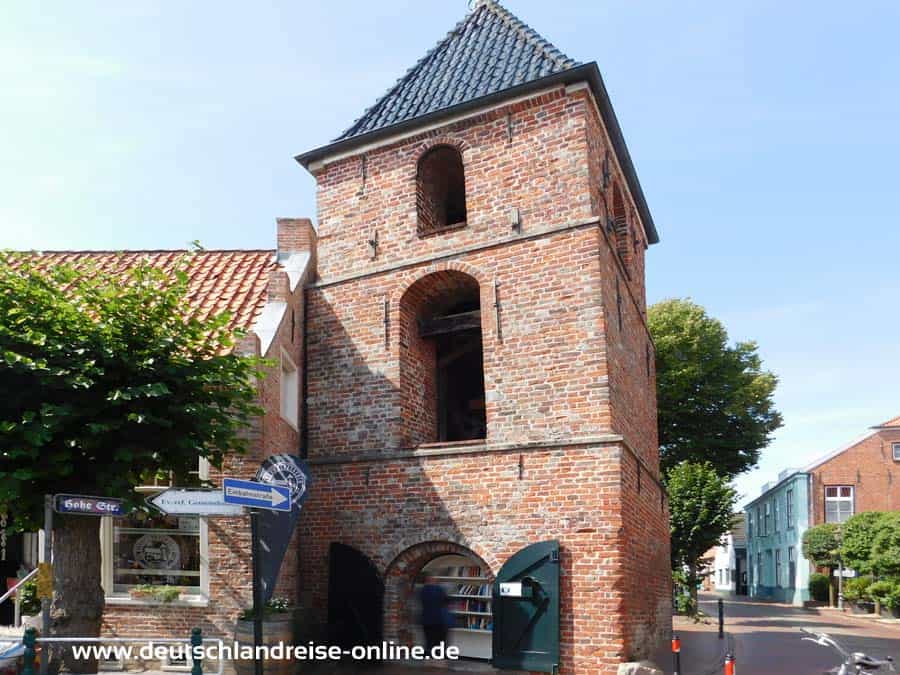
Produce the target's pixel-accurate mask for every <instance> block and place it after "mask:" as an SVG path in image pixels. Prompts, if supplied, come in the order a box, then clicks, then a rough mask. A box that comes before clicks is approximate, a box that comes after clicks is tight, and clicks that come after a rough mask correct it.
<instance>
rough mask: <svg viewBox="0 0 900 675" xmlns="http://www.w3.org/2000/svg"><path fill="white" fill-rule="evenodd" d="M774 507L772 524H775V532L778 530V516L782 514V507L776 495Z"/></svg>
mask: <svg viewBox="0 0 900 675" xmlns="http://www.w3.org/2000/svg"><path fill="white" fill-rule="evenodd" d="M773 503H774V507H773V508H772V512H773V513H772V524H773V525H774V528H773V530H772V531H773V532H778V516H780V515H781V508H780V507H779V505H778V497H775V499H774V500H773Z"/></svg>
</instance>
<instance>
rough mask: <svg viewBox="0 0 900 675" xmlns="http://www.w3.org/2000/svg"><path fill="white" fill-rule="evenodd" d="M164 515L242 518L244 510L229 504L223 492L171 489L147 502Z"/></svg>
mask: <svg viewBox="0 0 900 675" xmlns="http://www.w3.org/2000/svg"><path fill="white" fill-rule="evenodd" d="M147 501H148V502H149V503H150V504H151V505H153V506H155V507H156V508H157V509H159V510H160V511H162V512H163V513H168V514H170V515H173V516H241V515H243V514H244V509H243V507H241V506H238V505H236V504H227V503H226V502H225V498H224V495H223V494H222V491H221V490H188V489H184V488H169V489H168V490H166V491H165V492H161V493H160V494H158V495H156V496H155V497H151V498H150V499H148V500H147Z"/></svg>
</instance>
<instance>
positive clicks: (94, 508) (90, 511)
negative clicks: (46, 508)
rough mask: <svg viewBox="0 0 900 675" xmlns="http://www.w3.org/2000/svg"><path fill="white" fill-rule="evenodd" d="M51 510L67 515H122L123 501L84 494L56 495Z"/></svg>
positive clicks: (123, 510) (123, 511) (123, 509)
mask: <svg viewBox="0 0 900 675" xmlns="http://www.w3.org/2000/svg"><path fill="white" fill-rule="evenodd" d="M53 510H54V511H56V512H57V513H62V514H65V515H67V516H123V515H125V502H124V501H122V500H121V499H110V498H108V497H88V496H85V495H56V496H55V497H54V498H53Z"/></svg>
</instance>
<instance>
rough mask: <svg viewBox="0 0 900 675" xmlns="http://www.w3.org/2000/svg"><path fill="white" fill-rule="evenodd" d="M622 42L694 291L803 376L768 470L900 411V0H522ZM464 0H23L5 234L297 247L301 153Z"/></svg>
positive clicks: (674, 279) (588, 47) (8, 103)
mask: <svg viewBox="0 0 900 675" xmlns="http://www.w3.org/2000/svg"><path fill="white" fill-rule="evenodd" d="M506 6H507V7H508V8H509V9H511V10H512V11H514V12H515V13H516V14H518V15H519V16H520V17H521V18H522V19H523V20H525V21H526V22H528V23H530V24H531V25H532V26H533V27H534V28H536V29H537V30H538V31H539V32H541V33H542V34H543V35H545V36H546V37H547V38H548V39H550V40H551V41H553V42H554V43H555V44H556V45H557V46H558V47H560V48H561V49H562V50H563V51H564V52H566V53H567V54H569V55H570V56H572V57H573V58H576V59H579V60H582V61H590V60H596V61H597V62H598V63H599V64H600V69H601V71H602V72H603V75H604V78H605V80H606V83H607V86H608V88H609V90H610V93H611V96H612V100H613V103H614V105H615V107H616V110H617V113H618V115H619V119H620V121H621V124H622V127H623V129H624V131H625V136H626V139H627V141H628V144H629V147H630V149H631V153H632V156H633V158H634V161H635V164H636V166H637V169H638V173H639V175H640V177H641V181H642V184H643V186H644V190H645V192H646V195H647V199H648V201H649V204H650V208H651V210H652V212H653V214H654V217H655V220H656V223H657V226H658V228H659V231H660V234H661V236H662V242H661V243H660V244H659V245H658V246H655V247H653V248H652V249H651V251H650V253H649V258H648V293H649V299H650V301H651V302H652V301H655V300H659V299H661V298H665V297H673V296H690V297H692V298H693V299H694V300H696V301H697V302H699V303H701V304H703V305H705V306H706V307H707V308H708V309H709V311H710V312H711V313H712V314H713V315H715V316H717V317H719V318H720V319H722V320H723V321H724V322H725V324H726V325H727V327H728V328H729V331H730V333H731V335H732V337H734V338H735V339H755V340H757V341H758V342H759V344H760V350H761V352H762V355H763V357H764V359H765V362H766V365H767V366H768V367H769V368H770V369H772V370H774V371H775V372H776V373H777V374H778V375H779V376H780V377H781V385H780V387H779V390H778V394H777V403H778V406H779V408H780V409H781V410H782V411H783V413H784V415H785V422H786V423H785V427H784V429H783V430H781V431H780V432H779V433H778V435H777V438H776V440H775V442H774V443H773V444H772V446H771V447H770V448H769V449H767V450H766V451H765V453H764V455H763V460H762V463H761V466H760V469H759V470H758V471H755V472H753V473H752V474H749V475H747V476H745V477H742V478H741V479H740V480H739V481H738V485H739V488H740V489H741V490H742V491H743V492H745V493H748V494H751V495H752V494H755V492H756V491H757V490H758V488H759V486H760V485H761V484H762V483H763V482H765V481H766V480H769V479H772V478H774V477H775V476H776V474H777V473H778V471H779V470H781V469H782V468H785V467H789V466H800V465H803V464H805V463H807V462H808V461H809V460H811V459H812V458H814V457H816V456H817V455H819V454H824V453H825V452H827V451H829V450H831V449H834V448H836V447H838V446H840V445H843V444H844V443H845V442H846V441H849V440H851V439H852V438H854V437H856V436H859V435H860V434H862V433H863V432H864V431H865V430H866V428H867V427H868V426H871V425H872V424H875V423H878V422H881V421H883V420H885V419H887V418H889V417H893V416H895V415H898V414H900V397H898V396H897V394H896V391H897V389H898V386H900V339H898V337H900V318H898V316H900V314H898V312H897V310H896V306H897V301H896V299H897V297H898V294H900V274H898V265H897V262H896V259H897V257H898V256H900V227H898V222H897V221H898V218H897V216H896V211H895V208H894V199H892V197H893V195H894V193H895V192H896V181H897V178H898V164H900V160H898V156H900V152H898V151H900V132H898V120H900V75H898V73H900V49H898V35H900V3H897V2H896V0H882V1H879V0H865V1H864V2H860V3H854V4H853V6H852V7H851V6H848V5H847V4H846V3H837V2H832V1H823V2H812V1H811V0H809V1H802V2H800V1H798V2H790V3H785V2H783V1H779V2H775V1H772V0H753V1H749V0H748V1H734V2H727V3H722V2H711V1H709V2H699V1H687V2H674V1H672V2H669V1H667V2H662V1H659V0H654V1H649V0H648V1H646V2H635V1H634V0H627V1H626V0H605V1H603V2H597V1H596V0H590V1H588V0H577V1H575V0H572V1H567V0H560V1H557V2H546V1H538V0H508V2H507V3H506ZM465 11H466V2H465V0H445V1H442V2H431V1H429V2H423V1H422V0H418V1H412V0H380V1H379V2H371V1H363V0H333V1H332V2H327V3H320V2H296V1H295V2H288V1H283V2H268V3H267V2H257V3H237V2H221V1H217V2H202V1H194V2H191V3H183V2H175V1H163V0H158V1H149V0H131V1H129V2H102V3H101V2H92V1H90V0H83V1H82V2H79V3H55V4H53V5H50V4H47V3H30V2H14V3H6V4H5V5H4V8H3V10H2V19H0V85H2V86H0V129H2V133H0V247H13V248H46V249H53V248H67V249H68V248H78V249H81V248H104V249H121V248H177V247H182V246H184V245H185V244H186V243H187V242H189V241H191V240H194V239H199V240H200V241H201V242H202V243H203V244H204V245H205V246H207V247H210V248H214V247H215V248H232V247H242V248H264V247H265V248H267V247H271V246H272V240H273V231H274V219H275V217H276V216H304V215H314V214H315V194H314V184H313V181H312V179H311V178H310V177H309V176H308V175H306V174H305V172H304V171H303V170H302V169H301V168H300V167H299V166H298V165H297V164H296V163H295V162H294V160H293V155H295V154H297V153H298V152H301V151H304V150H308V149H311V148H313V147H316V146H318V145H321V144H322V143H324V142H325V141H327V140H329V139H330V138H333V137H334V136H336V135H337V134H338V133H339V132H340V131H342V130H343V129H344V128H345V127H346V126H348V125H349V124H350V123H351V122H352V121H353V120H354V119H355V117H356V116H358V115H359V114H360V113H361V112H362V111H363V109H365V108H366V107H367V106H368V105H370V104H371V103H372V102H374V100H375V99H376V98H377V96H378V95H379V94H381V93H382V92H383V91H384V90H385V89H386V88H387V87H388V86H389V85H390V84H391V83H393V82H394V80H395V79H396V78H397V77H399V76H400V75H401V74H402V73H403V72H404V71H405V70H406V69H407V68H408V67H409V66H410V65H412V64H413V63H414V62H415V61H416V60H417V59H418V58H419V57H420V56H421V55H422V54H423V53H424V52H425V51H426V50H427V49H428V48H430V47H431V46H432V45H433V44H434V43H435V42H436V41H437V40H438V39H439V38H440V37H442V36H443V35H444V34H445V33H446V31H447V30H449V29H450V27H452V25H453V24H454V23H455V22H456V21H457V20H459V19H460V18H461V17H462V16H463V14H464V13H465Z"/></svg>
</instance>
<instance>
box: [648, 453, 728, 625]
mask: <svg viewBox="0 0 900 675" xmlns="http://www.w3.org/2000/svg"><path fill="white" fill-rule="evenodd" d="M666 481H667V488H668V491H669V511H670V528H671V534H672V569H673V570H674V571H675V573H676V574H685V572H684V570H686V576H685V578H684V580H683V584H682V585H683V587H684V588H686V589H687V590H688V592H689V593H690V595H691V604H692V606H691V607H689V608H688V609H689V610H691V613H693V612H694V611H696V589H697V586H698V585H699V582H700V574H701V573H702V572H703V569H702V568H703V565H702V561H701V558H702V556H703V554H704V553H705V552H706V551H708V550H709V549H710V548H711V547H713V546H715V545H717V544H719V542H720V541H721V539H722V536H723V535H724V534H725V533H726V532H728V531H729V530H730V529H731V528H732V525H733V524H734V518H735V516H734V507H735V503H736V502H737V493H736V492H735V490H734V488H732V487H731V485H729V483H728V481H727V480H726V479H724V478H721V477H720V476H719V475H718V474H717V473H716V471H715V469H714V468H713V467H712V466H711V465H710V464H708V463H704V464H690V463H688V462H682V463H681V464H679V465H677V466H675V467H673V468H672V469H671V470H670V471H669V475H668V477H667V479H666ZM676 581H678V577H676ZM676 597H677V596H676Z"/></svg>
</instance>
